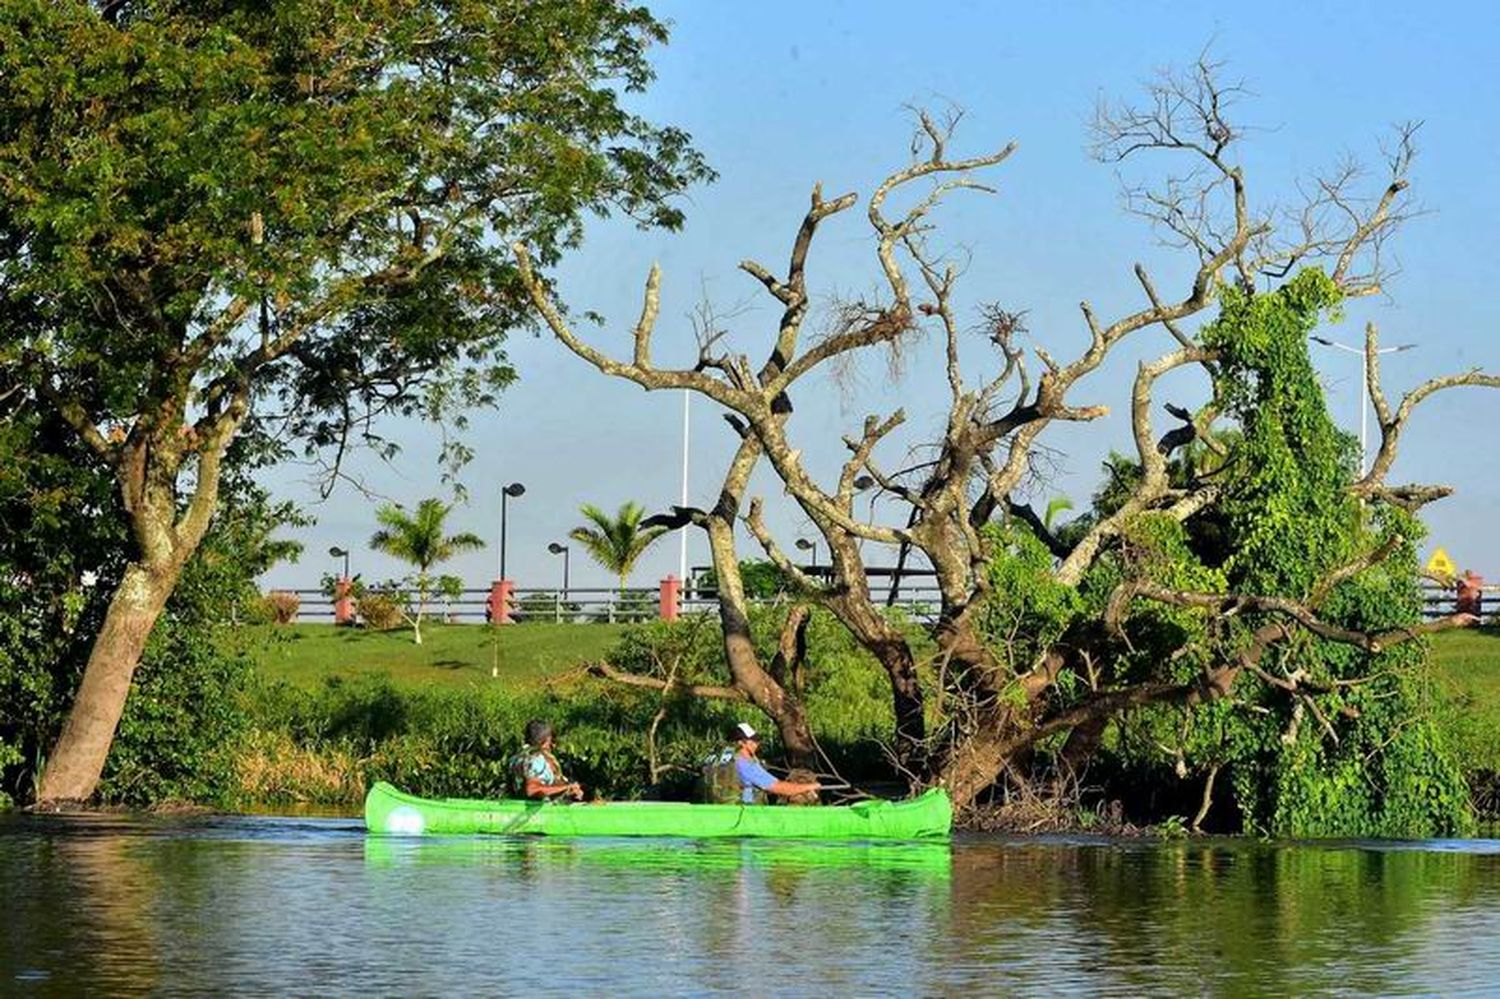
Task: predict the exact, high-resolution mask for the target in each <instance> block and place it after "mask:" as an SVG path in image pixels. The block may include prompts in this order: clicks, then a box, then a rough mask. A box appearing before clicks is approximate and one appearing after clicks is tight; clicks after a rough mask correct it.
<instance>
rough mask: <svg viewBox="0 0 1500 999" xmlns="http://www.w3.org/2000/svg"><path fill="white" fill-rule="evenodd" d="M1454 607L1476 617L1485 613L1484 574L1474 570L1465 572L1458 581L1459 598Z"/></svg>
mask: <svg viewBox="0 0 1500 999" xmlns="http://www.w3.org/2000/svg"><path fill="white" fill-rule="evenodd" d="M1453 609H1454V611H1456V612H1457V613H1459V614H1473V615H1474V616H1475V617H1478V616H1480V615H1481V614H1483V613H1484V577H1483V576H1479V575H1475V574H1474V573H1473V572H1472V571H1471V572H1466V573H1464V574H1463V576H1462V578H1460V579H1459V581H1458V600H1457V602H1456V604H1455V606H1454V608H1453Z"/></svg>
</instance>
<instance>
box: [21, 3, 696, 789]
mask: <svg viewBox="0 0 1500 999" xmlns="http://www.w3.org/2000/svg"><path fill="white" fill-rule="evenodd" d="M665 39H666V29H665V28H664V26H663V25H662V24H660V23H659V22H658V21H656V20H655V19H654V18H653V17H652V16H651V15H650V13H649V12H647V11H646V10H645V9H643V8H640V7H634V6H627V5H621V4H618V3H615V2H612V0H484V2H480V0H459V2H439V0H376V2H374V3H372V4H357V5H350V4H345V3H339V2H334V0H267V2H265V3H259V4H240V3H219V2H209V3H199V2H191V3H189V2H185V0H129V2H121V0H108V2H105V0H96V2H85V0H0V275H3V278H0V330H3V339H0V377H3V378H4V379H5V383H4V384H0V396H9V395H11V394H12V393H16V394H17V399H19V400H21V401H22V402H24V403H25V404H27V405H33V406H37V407H45V408H46V409H47V410H48V411H49V412H50V413H51V414H53V417H55V418H58V419H60V420H61V421H63V422H64V423H65V424H66V426H67V427H68V428H69V429H70V432H71V433H72V434H73V435H74V437H75V438H76V440H77V441H79V442H81V443H82V444H83V445H84V446H85V447H86V448H87V450H88V452H89V454H90V455H91V460H92V461H94V462H96V463H97V464H98V466H99V467H101V468H103V469H105V470H106V471H107V472H108V474H109V476H110V477H111V478H112V479H113V489H114V490H115V491H116V492H117V493H118V496H119V502H118V503H112V504H110V505H109V507H108V509H109V511H110V512H111V514H112V515H114V516H117V517H118V518H119V529H120V533H121V535H123V536H126V537H127V538H128V542H129V549H128V551H127V553H126V554H125V555H124V557H123V558H124V561H123V564H122V565H121V567H120V568H121V571H120V572H119V574H118V575H117V576H116V575H111V576H109V577H107V578H109V579H110V580H111V581H112V585H113V594H112V596H111V598H110V600H109V602H108V606H107V611H106V612H105V614H104V615H103V618H102V620H100V621H98V622H92V621H91V622H90V623H89V629H90V630H89V635H90V636H91V637H92V638H93V643H92V646H91V652H90V655H89V659H88V663H87V665H86V667H85V669H84V671H83V674H82V677H81V679H80V680H79V681H78V683H77V688H76V695H74V697H73V700H72V705H73V707H72V711H71V712H70V714H69V716H68V720H67V722H66V724H65V725H64V726H63V729H62V732H61V735H60V736H59V738H58V741H57V744H56V748H55V749H54V750H53V751H52V753H51V754H50V758H49V762H48V765H47V768H46V771H45V773H44V774H43V775H42V778H41V782H40V785H39V787H38V792H37V793H38V796H39V798H40V799H43V800H48V801H52V800H65V799H83V798H87V797H89V796H90V795H91V794H92V792H93V790H94V788H95V785H96V783H97V781H98V778H99V774H100V772H101V770H102V768H103V766H104V763H105V760H106V757H107V755H108V752H109V747H110V744H111V741H112V739H113V736H114V732H115V729H116V725H117V723H118V720H119V718H120V715H121V712H122V710H123V709H124V706H125V702H126V698H127V695H128V692H129V690H130V684H131V678H132V676H133V674H134V672H135V669H136V666H137V664H138V663H139V661H140V657H141V654H142V650H143V649H144V648H145V647H146V643H147V640H148V637H149V636H150V634H151V632H152V629H153V627H154V626H155V624H156V622H157V619H158V617H159V616H160V614H161V613H162V609H163V608H164V607H165V606H166V604H167V601H168V599H169V597H170V595H171V594H172V592H173V589H174V587H175V586H176V585H177V582H178V580H179V578H180V576H181V574H182V571H183V567H184V566H185V565H186V564H187V562H188V561H189V559H190V558H191V557H192V556H193V554H194V552H195V551H196V550H197V549H198V547H199V545H200V544H201V542H202V540H203V538H204V537H205V535H206V533H207V532H208V530H209V528H210V525H211V523H212V521H213V517H214V513H215V510H216V507H217V504H218V501H219V498H220V495H221V489H222V480H223V474H224V459H225V454H226V451H227V449H228V448H229V446H230V444H231V442H232V441H234V440H235V438H236V436H237V435H241V434H243V433H245V432H247V431H248V430H250V429H252V428H254V427H255V426H256V425H258V424H264V425H266V426H275V427H277V428H278V429H279V430H280V431H281V432H282V433H284V434H286V435H287V436H286V437H285V438H284V439H287V440H296V441H298V442H300V444H301V445H302V446H304V447H306V448H307V449H309V450H312V451H318V452H320V453H326V454H330V455H332V456H333V457H332V459H331V461H332V470H334V471H336V469H337V467H338V463H339V461H340V460H341V459H342V456H343V455H344V454H345V452H346V450H347V449H348V448H349V447H350V446H353V445H355V444H359V443H361V442H364V443H370V444H372V445H374V446H375V447H377V448H379V449H381V450H382V451H383V452H384V453H387V454H389V453H390V452H391V451H392V445H390V444H389V442H387V441H384V440H382V439H381V438H380V437H379V436H378V432H379V431H378V424H377V423H376V422H375V421H377V419H378V418H379V417H382V416H385V415H404V416H414V417H421V418H428V419H433V420H440V421H451V422H452V423H454V424H455V425H457V426H460V427H461V425H462V413H463V412H464V410H465V409H467V408H469V407H471V406H473V405H477V404H483V403H487V402H489V401H491V400H492V399H493V398H494V397H495V395H496V393H497V392H498V391H499V390H500V389H502V388H503V387H504V386H505V385H506V383H507V382H509V381H510V379H511V378H512V375H513V373H512V371H511V369H510V367H509V366H508V364H507V363H506V360H505V357H504V354H503V353H501V351H500V350H499V345H500V344H501V342H502V340H503V338H504V335H505V333H506V331H507V330H509V329H511V328H513V327H514V326H516V325H517V324H518V323H520V322H522V321H523V316H522V314H521V311H520V294H519V286H518V282H517V280H516V275H515V268H514V265H513V264H512V263H510V262H509V261H508V260H507V258H506V256H505V254H503V253H502V252H500V251H499V249H498V248H499V247H503V246H505V245H506V244H507V243H509V242H510V241H512V240H519V241H521V242H524V243H525V244H527V245H528V246H530V247H532V249H533V252H535V253H536V254H538V255H539V257H540V258H542V259H544V260H547V261H556V260H557V259H558V258H559V257H560V256H561V254H562V253H563V252H564V251H565V250H567V249H568V248H569V247H571V246H573V245H575V244H577V243H578V241H579V240H580V238H581V231H582V228H581V227H582V223H583V219H584V218H585V217H587V216H588V215H591V214H601V213H608V212H610V211H615V210H618V211H621V212H624V213H627V214H629V215H630V216H631V217H633V218H635V219H637V220H638V221H640V222H641V224H643V225H658V226H667V227H674V226H676V225H678V224H679V223H680V221H681V214H680V212H679V210H678V209H677V208H676V207H675V206H674V204H673V203H672V197H673V196H674V195H676V194H677V193H679V192H680V191H682V190H683V189H684V188H685V187H687V186H688V185H690V184H691V183H693V182H695V181H697V180H700V179H704V178H707V177H708V176H709V171H708V170H707V169H706V167H705V166H704V164H703V162H702V160H701V158H700V157H699V156H698V154H697V153H696V152H695V151H694V150H693V149H692V148H691V146H690V145H689V139H688V137H687V136H686V135H685V134H684V133H682V132H681V131H679V130H677V129H673V128H669V127H659V126H657V125H654V124H652V123H650V122H648V121H645V120H643V119H642V118H640V117H638V116H636V115H634V114H631V113H630V112H628V111H626V110H625V109H624V108H623V107H622V106H621V102H620V93H621V92H628V91H637V90H640V89H642V88H644V87H645V86H646V85H647V84H648V83H649V81H650V79H651V75H652V74H651V68H650V65H649V63H648V61H647V53H648V49H649V48H650V47H651V46H652V45H654V44H658V43H661V42H663V41H665ZM461 439H462V438H461V436H460V437H447V436H445V440H450V441H455V442H461ZM325 449H326V450H325ZM442 456H443V457H444V458H445V459H447V460H448V461H449V462H450V468H451V467H452V466H453V465H455V464H457V463H460V462H461V461H462V459H463V458H464V457H465V456H466V450H465V448H464V447H463V445H462V444H461V443H450V444H447V445H445V447H444V448H443V454H442ZM334 478H336V476H335V475H333V474H330V477H329V479H328V481H329V482H330V483H331V482H332V481H333V480H334ZM100 509H104V507H102V506H101V507H100ZM116 580H117V582H114V581H116Z"/></svg>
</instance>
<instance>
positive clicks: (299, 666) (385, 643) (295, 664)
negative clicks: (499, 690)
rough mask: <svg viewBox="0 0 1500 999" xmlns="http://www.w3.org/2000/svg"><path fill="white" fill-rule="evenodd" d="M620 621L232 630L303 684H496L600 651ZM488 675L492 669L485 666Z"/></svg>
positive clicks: (526, 679)
mask: <svg viewBox="0 0 1500 999" xmlns="http://www.w3.org/2000/svg"><path fill="white" fill-rule="evenodd" d="M624 630H625V625H618V624H517V625H511V626H509V627H505V628H491V627H489V626H487V625H478V624H436V623H432V622H428V623H424V624H423V625H422V644H421V645H417V644H416V643H414V642H413V641H412V640H411V630H410V629H409V628H407V629H398V630H395V631H367V630H366V629H364V628H339V627H335V626H334V625H331V624H295V625H286V626H281V627H273V626H269V625H267V626H259V627H254V628H245V629H243V630H242V631H241V632H239V634H238V637H239V639H240V640H241V641H242V643H243V645H242V647H243V648H244V650H245V651H246V652H247V653H248V654H249V655H250V656H251V658H253V659H254V660H255V663H256V666H257V669H258V670H259V672H260V674H261V675H262V676H264V677H266V678H268V679H272V680H286V681H289V682H291V683H294V684H296V685H298V686H303V687H316V686H319V685H321V684H322V683H323V681H324V679H325V678H327V677H342V678H346V679H348V678H354V677H362V676H378V675H381V674H384V675H386V676H388V677H390V679H391V681H392V682H394V683H397V684H402V685H407V684H409V685H412V686H427V685H431V684H441V685H445V686H450V687H455V686H456V687H464V686H476V685H479V684H491V683H503V684H506V685H508V686H512V687H515V686H532V685H535V684H537V683H539V682H540V681H541V680H544V679H546V678H547V677H549V676H552V675H554V674H557V673H561V672H563V671H565V670H568V669H570V668H572V667H574V666H576V665H578V664H579V663H581V662H585V661H587V660H590V659H596V658H599V657H600V656H602V655H603V654H604V653H605V652H606V651H607V650H608V649H609V648H610V646H612V645H613V644H614V643H615V641H616V639H618V638H619V636H620V634H621V632H623V631H624ZM492 669H493V670H494V675H493V676H492V675H491V670H492Z"/></svg>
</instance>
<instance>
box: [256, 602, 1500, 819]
mask: <svg viewBox="0 0 1500 999" xmlns="http://www.w3.org/2000/svg"><path fill="white" fill-rule="evenodd" d="M649 627H654V628H662V627H663V626H661V625H656V626H649ZM629 628H630V626H625V625H606V624H590V625H574V624H528V625H517V626H514V627H508V628H501V629H491V628H487V627H481V626H476V625H435V626H431V627H430V628H429V629H424V638H425V641H424V643H423V644H422V645H421V646H417V645H415V644H414V643H413V642H412V641H411V634H410V632H409V631H393V632H384V633H380V632H368V631H364V630H360V629H340V628H334V627H332V626H330V625H298V626H292V627H282V628H271V627H267V628H264V629H246V630H245V631H243V632H242V633H241V634H240V635H238V636H237V638H236V641H237V642H239V643H241V646H242V648H243V649H244V651H246V652H247V653H248V654H249V655H250V656H251V657H252V658H253V660H254V661H255V663H256V672H257V674H258V676H259V678H260V680H261V681H262V682H260V683H258V684H257V685H256V692H255V695H254V703H253V704H252V706H251V714H252V717H253V718H254V732H253V736H252V738H251V739H250V741H249V743H248V745H247V747H246V749H245V751H244V752H242V753H241V755H240V758H239V764H238V772H239V784H240V797H241V799H242V801H244V802H250V801H261V802H276V801H281V802H323V803H333V804H345V805H354V804H357V802H358V801H359V799H360V798H361V796H362V794H363V789H364V787H365V786H366V785H367V784H368V782H369V781H371V780H375V779H385V780H391V781H393V782H395V783H398V784H401V785H402V786H405V787H407V788H409V789H411V790H413V791H416V792H418V793H432V794H458V795H467V796H488V795H493V794H495V793H498V791H499V789H500V788H502V787H503V785H504V781H505V773H504V761H505V759H506V758H507V757H508V756H509V754H510V753H512V752H514V751H515V749H516V747H517V743H518V733H519V731H520V728H521V726H522V725H523V724H524V722H525V720H526V719H527V718H529V717H533V716H540V717H546V718H550V719H552V720H554V721H555V722H556V723H557V724H558V727H559V731H560V732H561V733H564V739H563V745H562V746H561V749H562V755H563V757H564V760H565V761H566V762H567V763H568V765H569V766H570V767H571V768H572V769H573V770H574V771H575V773H576V774H577V775H578V776H579V777H581V778H582V779H584V780H585V782H586V783H589V784H591V785H592V786H595V787H599V788H601V789H603V790H606V791H607V792H608V793H610V794H611V795H612V796H621V797H629V796H633V795H638V794H641V793H644V792H645V791H646V788H647V784H648V783H649V781H648V780H647V775H648V774H649V773H650V772H651V768H652V764H653V760H652V758H651V756H650V753H649V751H648V749H647V747H646V745H645V733H646V732H647V731H648V730H649V728H650V727H651V724H652V721H653V718H654V717H655V715H656V712H657V710H658V709H659V708H660V707H661V700H660V698H659V696H658V695H657V694H656V693H655V692H643V691H637V690H633V689H622V688H620V687H618V686H616V685H612V684H608V683H605V682H602V681H598V680H593V679H589V678H585V677H581V676H578V675H576V667H577V666H578V665H579V664H580V663H583V662H587V661H589V660H591V659H597V658H600V657H603V656H605V655H610V656H612V657H614V658H615V659H616V661H617V662H619V663H620V664H621V665H623V666H625V667H626V668H634V669H648V668H649V666H650V664H649V663H646V662H632V661H630V656H631V655H632V651H631V650H632V648H634V649H635V654H637V655H638V654H639V653H640V645H639V644H638V643H631V642H626V643H625V644H624V645H623V646H620V645H619V643H620V642H621V639H622V638H623V637H624V636H626V634H627V632H628V631H629ZM840 634H841V633H840V631H839V630H838V629H837V628H836V626H833V627H832V629H831V630H830V631H828V632H825V633H824V634H823V635H822V636H821V642H820V644H819V645H818V646H817V647H819V648H825V649H830V650H833V651H832V652H831V653H830V654H829V655H828V656H827V657H826V658H825V659H823V660H820V661H819V662H818V663H817V664H816V668H815V669H814V670H813V671H812V678H813V680H814V684H815V686H814V687H813V689H812V690H811V691H810V697H809V710H810V714H811V716H812V721H813V725H814V728H815V730H816V731H817V732H818V733H819V737H820V739H822V741H823V745H824V748H825V750H828V751H829V752H830V753H831V755H833V756H834V757H835V758H836V759H837V760H838V761H839V763H840V766H841V767H849V768H856V769H857V768H858V767H859V765H860V764H859V761H860V760H861V759H864V760H866V761H867V762H868V760H869V759H870V758H872V757H873V758H875V759H877V760H878V758H879V751H878V749H876V748H875V745H874V743H875V740H878V739H880V738H882V737H884V736H885V734H886V733H887V732H888V731H889V721H888V701H887V696H888V695H887V694H886V688H885V681H884V678H883V675H882V674H881V673H880V671H879V668H878V667H877V666H875V665H874V663H873V662H872V661H870V660H869V659H868V657H867V656H865V655H864V654H863V653H862V652H860V651H859V650H855V649H853V648H851V647H850V646H849V644H848V642H847V639H844V640H842V641H841V640H840ZM693 642H694V643H695V644H696V645H698V646H699V647H700V648H699V652H698V653H695V655H699V656H700V657H701V659H702V661H704V662H711V661H713V660H715V659H716V657H717V654H718V653H717V644H716V643H717V633H716V631H715V630H714V629H713V628H712V627H701V628H699V629H698V633H697V635H696V637H695V638H694V639H693ZM1432 647H1433V657H1432V663H1433V670H1434V674H1435V678H1436V680H1437V690H1438V691H1439V692H1440V701H1439V704H1438V705H1437V713H1438V716H1439V718H1440V721H1441V723H1442V726H1443V729H1444V730H1445V732H1446V733H1447V736H1448V740H1449V742H1450V744H1451V745H1452V746H1453V747H1454V748H1455V749H1456V750H1457V752H1458V754H1459V756H1460V758H1461V759H1462V761H1463V764H1464V767H1465V769H1466V771H1468V772H1469V773H1470V774H1471V781H1472V782H1473V783H1474V784H1475V788H1476V798H1478V799H1479V804H1480V805H1481V808H1483V809H1485V810H1487V811H1492V810H1494V808H1495V805H1496V803H1495V802H1492V801H1489V800H1488V798H1487V797H1486V795H1488V794H1489V793H1490V792H1489V791H1487V790H1486V788H1489V787H1490V785H1491V784H1493V783H1494V777H1493V775H1494V774H1495V773H1500V631H1496V630H1488V631H1484V632H1450V633H1446V634H1442V635H1438V636H1435V638H1434V640H1433V642H1432ZM621 657H624V658H621ZM570 673H572V674H574V675H573V676H572V677H569V676H568V674H570ZM548 680H554V681H556V682H553V683H547V682H545V681H548ZM736 714H744V715H746V716H747V717H752V718H754V717H755V714H754V712H753V711H752V710H751V709H749V708H747V707H746V706H745V705H743V704H734V703H724V702H711V703H686V702H677V703H674V704H672V705H670V706H669V713H668V715H667V716H666V717H665V718H664V720H663V723H662V726H661V730H660V732H659V733H658V735H659V738H658V745H659V746H660V747H661V749H660V755H659V756H658V758H657V759H656V760H655V761H654V762H655V764H656V766H657V769H658V777H659V778H660V780H661V782H662V783H663V784H665V785H666V786H668V787H676V788H677V790H679V791H683V790H685V789H686V787H687V786H688V785H689V784H690V783H691V781H692V778H693V777H694V776H695V773H696V767H695V761H696V759H697V758H698V757H699V756H701V755H702V754H703V753H704V752H706V751H707V750H708V749H709V748H711V747H712V746H713V745H714V744H715V743H716V742H717V740H718V738H719V735H718V733H720V732H722V730H723V728H724V726H725V725H726V724H727V722H728V721H729V720H730V719H731V717H732V716H735V715H736ZM762 721H763V720H762ZM772 755H774V751H773V753H772ZM850 776H852V774H850Z"/></svg>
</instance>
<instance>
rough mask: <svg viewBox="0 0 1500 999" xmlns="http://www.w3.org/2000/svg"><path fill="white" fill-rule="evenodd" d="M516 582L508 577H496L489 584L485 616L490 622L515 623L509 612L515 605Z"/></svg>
mask: <svg viewBox="0 0 1500 999" xmlns="http://www.w3.org/2000/svg"><path fill="white" fill-rule="evenodd" d="M515 593H516V584H515V582H514V581H512V580H509V579H497V580H495V581H494V582H493V583H491V584H490V598H489V600H487V601H485V616H486V617H487V618H489V622H490V624H515V621H514V620H513V619H512V618H511V616H510V612H511V610H512V608H513V607H514V605H515Z"/></svg>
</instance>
